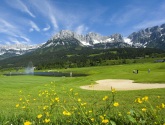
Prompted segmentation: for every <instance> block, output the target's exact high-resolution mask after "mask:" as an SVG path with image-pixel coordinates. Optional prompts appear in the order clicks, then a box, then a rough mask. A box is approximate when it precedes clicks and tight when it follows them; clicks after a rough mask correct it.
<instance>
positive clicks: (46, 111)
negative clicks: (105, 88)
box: [0, 82, 165, 125]
mask: <svg viewBox="0 0 165 125" xmlns="http://www.w3.org/2000/svg"><path fill="white" fill-rule="evenodd" d="M57 89H58V87H56V85H55V83H54V82H51V83H48V84H44V87H43V89H41V90H39V91H38V93H36V96H34V95H33V96H32V95H30V94H28V93H24V92H23V91H22V90H20V91H19V92H18V93H19V95H18V100H17V103H16V104H15V105H13V108H14V112H11V114H12V115H11V116H10V117H6V116H4V115H1V116H0V124H2V125H165V117H164V112H165V102H161V98H164V97H161V96H157V97H155V99H154V100H156V105H152V104H151V103H150V97H148V96H147V95H146V96H143V97H137V98H135V99H134V100H132V101H133V105H132V107H131V108H130V109H128V108H126V107H127V105H123V104H122V105H121V103H120V101H121V100H117V99H116V98H115V96H116V95H117V91H116V90H115V88H112V89H111V91H109V92H108V94H107V95H104V96H102V97H101V96H100V97H98V98H97V100H94V99H93V98H94V97H93V98H91V99H90V100H88V101H87V100H86V98H81V97H80V95H79V93H78V92H76V91H75V90H74V89H73V88H70V89H65V88H64V87H63V89H62V90H61V92H62V93H64V94H65V97H64V96H62V97H60V94H58V93H57V92H56V90H57ZM89 96H90V95H89ZM91 97H92V96H91ZM152 100H153V99H152ZM121 106H122V107H125V108H122V109H121V108H120V107H121Z"/></svg>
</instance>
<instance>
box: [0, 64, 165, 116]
mask: <svg viewBox="0 0 165 125" xmlns="http://www.w3.org/2000/svg"><path fill="white" fill-rule="evenodd" d="M148 68H150V69H151V72H150V74H149V73H148V72H147V70H148ZM134 69H138V70H139V74H133V73H132V71H133V70H134ZM60 71H67V72H70V71H72V72H73V74H74V72H81V73H87V74H90V75H89V76H87V77H77V78H76V77H72V78H70V77H41V76H21V77H20V76H11V77H6V76H0V91H1V94H0V100H1V103H0V110H1V111H4V112H5V113H6V112H8V111H9V110H11V111H12V110H13V109H14V107H15V104H17V103H18V100H19V98H20V96H22V95H26V96H27V95H28V94H30V95H32V96H34V97H37V93H38V91H39V90H40V89H44V87H45V86H44V84H45V83H50V82H51V81H55V83H56V88H57V93H58V95H60V97H62V98H67V95H65V94H64V93H63V91H62V90H63V89H64V88H65V89H66V90H69V89H70V88H73V89H74V91H75V92H78V93H79V96H80V97H84V98H85V99H86V101H87V102H90V101H91V100H97V99H98V100H99V99H102V97H104V96H105V95H107V94H109V91H96V92H95V91H88V90H81V89H80V88H79V86H81V85H88V84H91V83H95V81H96V80H100V79H117V78H118V79H132V80H135V82H145V83H150V82H151V83H156V82H160V83H165V78H164V76H165V63H155V64H153V63H152V64H151V63H148V64H132V65H119V66H102V67H87V68H77V69H76V68H75V69H65V70H60ZM20 90H22V91H23V94H22V95H20V93H19V91H20ZM164 91H165V89H152V90H136V91H119V92H117V95H116V99H117V101H119V103H120V106H121V107H123V108H125V107H127V106H128V107H130V106H131V105H132V103H133V102H134V99H135V98H136V97H138V96H145V95H148V96H149V97H150V98H151V100H152V98H153V102H154V100H155V99H154V98H155V97H157V96H159V95H160V96H164V95H165V94H164ZM161 101H162V102H165V98H161ZM37 103H40V102H37Z"/></svg>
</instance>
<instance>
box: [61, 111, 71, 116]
mask: <svg viewBox="0 0 165 125" xmlns="http://www.w3.org/2000/svg"><path fill="white" fill-rule="evenodd" d="M63 115H67V116H70V115H71V113H70V112H68V111H63Z"/></svg>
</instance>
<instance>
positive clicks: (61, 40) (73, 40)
mask: <svg viewBox="0 0 165 125" xmlns="http://www.w3.org/2000/svg"><path fill="white" fill-rule="evenodd" d="M78 47H91V48H94V49H97V48H99V49H108V48H126V47H132V48H157V49H162V50H165V24H162V25H160V26H154V27H150V28H146V29H142V30H140V31H138V32H133V33H131V34H130V35H129V36H128V37H123V36H122V35H121V34H113V35H109V36H102V35H100V34H98V33H93V32H90V33H88V34H86V35H82V34H77V33H75V32H72V31H69V30H62V31H60V32H59V33H57V34H55V35H54V36H53V37H52V38H50V39H49V40H48V41H47V42H46V43H43V44H41V45H24V44H15V45H0V60H2V59H5V58H9V57H12V56H18V55H23V54H26V53H29V52H32V51H37V52H39V53H41V52H43V51H47V52H52V51H56V50H60V49H68V48H78Z"/></svg>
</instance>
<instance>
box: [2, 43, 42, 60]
mask: <svg viewBox="0 0 165 125" xmlns="http://www.w3.org/2000/svg"><path fill="white" fill-rule="evenodd" d="M38 47H39V46H38V45H26V44H13V45H0V60H2V59H5V58H8V57H12V56H18V55H23V54H25V53H28V52H31V51H34V50H35V49H36V48H38Z"/></svg>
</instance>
